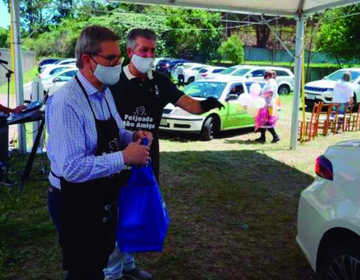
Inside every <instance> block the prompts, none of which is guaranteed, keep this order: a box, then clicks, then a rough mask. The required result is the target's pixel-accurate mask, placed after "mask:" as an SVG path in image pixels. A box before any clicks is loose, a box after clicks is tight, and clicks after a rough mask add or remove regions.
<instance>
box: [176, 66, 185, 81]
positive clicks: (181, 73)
mask: <svg viewBox="0 0 360 280" xmlns="http://www.w3.org/2000/svg"><path fill="white" fill-rule="evenodd" d="M177 73H178V86H183V85H184V82H185V76H184V65H183V64H182V63H181V64H180V65H179V66H178V67H177Z"/></svg>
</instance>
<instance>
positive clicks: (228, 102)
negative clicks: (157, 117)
mask: <svg viewBox="0 0 360 280" xmlns="http://www.w3.org/2000/svg"><path fill="white" fill-rule="evenodd" d="M254 82H255V81H251V80H247V79H238V80H228V79H226V78H223V79H216V80H215V79H212V80H210V79H208V80H200V81H195V82H193V83H191V84H189V85H187V86H186V87H185V88H184V90H183V91H184V93H185V94H187V95H189V96H191V97H193V98H195V99H197V100H205V99H206V98H208V97H210V96H212V97H215V98H217V99H218V100H219V101H220V102H221V103H222V104H223V105H224V106H225V108H223V109H222V110H219V109H213V110H211V111H209V112H206V113H204V114H201V115H193V114H190V113H188V112H186V111H184V110H183V109H181V108H179V107H175V106H173V105H172V104H170V103H169V104H168V105H166V106H165V108H164V111H163V115H162V119H161V121H160V130H164V131H174V132H175V131H176V132H189V133H196V134H201V137H202V138H203V139H204V140H211V139H212V138H213V137H214V134H216V133H217V132H218V131H222V130H229V129H237V128H245V127H253V126H254V118H253V117H251V116H250V115H248V114H247V111H246V109H244V107H243V106H242V105H241V104H240V103H239V101H238V99H239V96H240V95H241V94H243V93H249V91H250V86H251V85H252V84H253V83H254ZM260 85H261V86H263V85H264V83H261V82H260ZM232 89H233V90H232Z"/></svg>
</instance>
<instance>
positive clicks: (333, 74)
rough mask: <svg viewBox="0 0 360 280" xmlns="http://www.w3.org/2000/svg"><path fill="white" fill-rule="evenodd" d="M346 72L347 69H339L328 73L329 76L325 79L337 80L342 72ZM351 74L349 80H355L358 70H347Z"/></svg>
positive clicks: (358, 73) (359, 73)
mask: <svg viewBox="0 0 360 280" xmlns="http://www.w3.org/2000/svg"><path fill="white" fill-rule="evenodd" d="M346 72H347V70H339V71H336V72H334V73H332V74H330V75H329V76H327V77H326V80H330V81H338V80H340V79H341V78H342V77H343V76H344V74H345V73H346ZM349 72H350V74H351V80H352V81H355V80H356V79H357V78H358V77H359V75H360V71H349Z"/></svg>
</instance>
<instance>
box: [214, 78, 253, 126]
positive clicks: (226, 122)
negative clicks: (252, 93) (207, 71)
mask: <svg viewBox="0 0 360 280" xmlns="http://www.w3.org/2000/svg"><path fill="white" fill-rule="evenodd" d="M244 92H245V91H244V86H243V83H242V82H238V83H233V84H231V85H230V87H229V88H228V90H227V95H226V98H225V101H226V105H227V106H226V108H225V109H226V110H221V111H224V112H221V111H220V114H222V113H224V114H222V115H221V117H222V123H223V129H231V128H237V127H240V126H241V125H242V123H243V118H244V115H247V114H246V110H245V109H244V107H243V106H242V105H241V104H240V103H239V96H240V95H241V94H243V93H244ZM230 95H231V96H230ZM236 96H237V97H236ZM245 118H246V116H245Z"/></svg>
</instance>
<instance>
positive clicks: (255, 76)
mask: <svg viewBox="0 0 360 280" xmlns="http://www.w3.org/2000/svg"><path fill="white" fill-rule="evenodd" d="M266 70H274V71H276V82H277V84H278V93H279V94H289V93H290V92H291V91H293V90H294V74H293V73H292V72H291V70H290V69H288V68H285V67H275V66H274V67H272V66H254V65H239V66H233V67H230V68H228V69H226V70H224V71H222V72H220V73H217V74H212V75H209V78H216V77H219V76H223V75H226V76H229V77H236V78H239V77H241V78H248V79H252V80H258V81H261V80H263V79H264V73H265V71H266Z"/></svg>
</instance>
